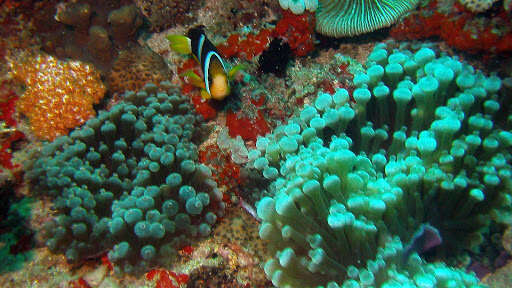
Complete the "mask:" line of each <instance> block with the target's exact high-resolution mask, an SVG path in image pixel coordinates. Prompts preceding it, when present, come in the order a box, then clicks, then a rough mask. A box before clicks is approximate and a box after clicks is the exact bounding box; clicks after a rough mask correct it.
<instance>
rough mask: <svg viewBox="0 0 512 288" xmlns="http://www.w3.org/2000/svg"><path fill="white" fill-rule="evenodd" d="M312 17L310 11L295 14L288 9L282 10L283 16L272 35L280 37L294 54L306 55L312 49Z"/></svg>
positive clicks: (313, 25) (313, 24)
mask: <svg viewBox="0 0 512 288" xmlns="http://www.w3.org/2000/svg"><path fill="white" fill-rule="evenodd" d="M311 19H313V17H311V15H310V13H304V14H301V15H295V14H293V13H292V12H291V11H289V10H283V18H281V20H279V22H278V23H277V25H276V28H275V29H274V33H273V34H274V36H275V37H280V38H282V39H283V40H284V41H285V42H287V43H288V45H290V48H291V49H292V52H293V54H295V56H306V55H307V54H308V53H309V52H311V51H313V49H314V43H313V41H314V39H313V32H314V31H313V29H314V27H315V23H313V20H311Z"/></svg>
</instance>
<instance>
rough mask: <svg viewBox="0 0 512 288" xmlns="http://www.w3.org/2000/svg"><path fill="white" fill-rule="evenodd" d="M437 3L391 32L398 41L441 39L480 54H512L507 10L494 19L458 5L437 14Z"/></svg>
mask: <svg viewBox="0 0 512 288" xmlns="http://www.w3.org/2000/svg"><path fill="white" fill-rule="evenodd" d="M437 5H438V4H437V2H436V1H432V2H431V3H430V5H429V6H427V7H425V8H422V9H420V11H419V12H417V13H414V14H411V15H410V16H409V17H407V18H405V20H404V21H402V22H401V23H399V24H397V25H396V26H394V27H393V28H392V29H391V32H390V34H391V36H392V37H393V38H395V39H397V40H413V39H426V38H431V37H439V38H441V39H442V40H444V41H445V42H446V43H447V44H448V45H449V46H451V47H453V48H456V49H459V50H463V51H467V52H470V53H479V52H484V51H489V52H492V53H504V52H510V51H512V29H510V28H507V27H511V25H512V21H511V20H512V19H511V18H510V14H508V13H507V12H506V11H500V12H499V13H498V14H497V15H496V16H493V17H492V18H486V17H483V16H482V17H475V15H474V14H473V13H471V12H469V11H467V10H466V9H465V8H464V7H463V6H461V5H460V4H458V3H456V4H455V5H454V7H453V9H452V12H450V13H444V12H439V11H437Z"/></svg>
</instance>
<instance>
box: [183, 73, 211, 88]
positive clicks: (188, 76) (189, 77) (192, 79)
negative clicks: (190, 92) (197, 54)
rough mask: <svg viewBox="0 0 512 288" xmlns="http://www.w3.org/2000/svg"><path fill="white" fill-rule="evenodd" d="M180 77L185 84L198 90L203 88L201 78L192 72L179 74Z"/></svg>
mask: <svg viewBox="0 0 512 288" xmlns="http://www.w3.org/2000/svg"><path fill="white" fill-rule="evenodd" d="M180 76H181V77H183V78H185V81H186V82H187V83H190V84H192V85H194V86H195V87H198V88H205V84H204V81H203V78H201V77H199V75H197V74H196V72H194V71H193V70H187V71H185V72H183V73H181V74H180Z"/></svg>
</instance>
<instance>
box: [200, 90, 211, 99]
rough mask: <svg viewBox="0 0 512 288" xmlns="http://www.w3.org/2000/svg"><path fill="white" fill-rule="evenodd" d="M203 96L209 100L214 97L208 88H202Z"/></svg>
mask: <svg viewBox="0 0 512 288" xmlns="http://www.w3.org/2000/svg"><path fill="white" fill-rule="evenodd" d="M201 97H203V99H206V100H209V99H211V98H212V95H210V94H208V91H206V89H201Z"/></svg>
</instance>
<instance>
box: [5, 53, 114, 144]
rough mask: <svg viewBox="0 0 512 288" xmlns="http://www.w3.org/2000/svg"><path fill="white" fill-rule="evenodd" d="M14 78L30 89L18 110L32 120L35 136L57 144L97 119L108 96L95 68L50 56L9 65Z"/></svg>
mask: <svg viewBox="0 0 512 288" xmlns="http://www.w3.org/2000/svg"><path fill="white" fill-rule="evenodd" d="M9 66H10V68H11V73H12V76H13V77H14V78H15V79H17V80H19V81H22V82H23V83H24V84H25V85H26V90H25V93H24V94H23V96H21V97H20V99H19V100H18V102H17V110H18V111H19V112H21V113H22V114H24V115H25V116H27V117H28V119H29V121H30V126H31V129H32V131H33V133H34V135H35V136H37V137H39V138H41V139H46V140H53V139H55V138H56V137H57V136H60V135H65V134H67V133H68V131H69V129H72V128H74V127H77V126H79V125H81V124H83V123H84V122H85V121H87V120H88V119H89V118H91V117H93V116H94V115H95V111H94V109H93V104H97V103H99V101H100V100H101V99H102V98H103V96H104V95H105V91H106V89H105V86H104V85H103V83H102V82H101V79H100V74H99V73H98V72H97V71H96V70H95V69H94V67H92V66H90V65H88V64H85V63H82V62H78V61H62V60H58V59H56V58H55V57H53V56H50V55H44V54H41V55H37V56H34V55H20V56H19V57H17V58H16V59H12V60H11V61H10V63H9Z"/></svg>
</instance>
